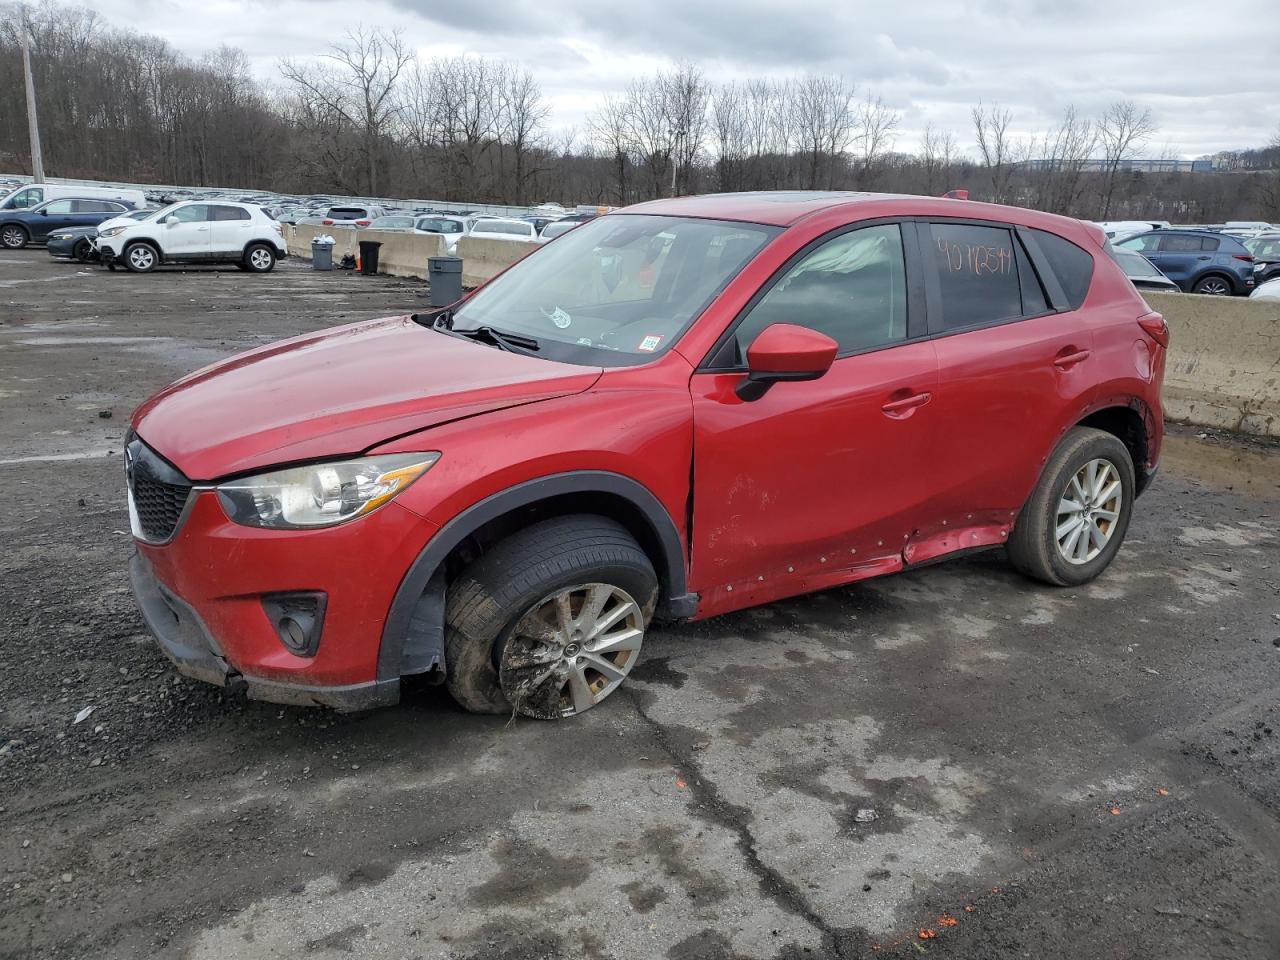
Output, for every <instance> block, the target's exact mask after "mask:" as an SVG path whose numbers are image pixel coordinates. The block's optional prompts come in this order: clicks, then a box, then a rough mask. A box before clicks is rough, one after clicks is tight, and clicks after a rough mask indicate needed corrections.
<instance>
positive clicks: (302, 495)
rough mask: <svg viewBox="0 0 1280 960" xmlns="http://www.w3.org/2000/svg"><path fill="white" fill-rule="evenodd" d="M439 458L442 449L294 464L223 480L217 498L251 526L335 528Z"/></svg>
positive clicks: (405, 484) (377, 503)
mask: <svg viewBox="0 0 1280 960" xmlns="http://www.w3.org/2000/svg"><path fill="white" fill-rule="evenodd" d="M439 459H440V454H438V453H397V454H391V455H389V456H385V457H368V458H366V459H363V460H343V461H338V462H335V463H315V464H312V465H311V466H307V467H291V468H289V469H286V470H276V471H273V472H271V473H263V474H259V475H258V476H256V477H246V478H244V479H243V480H232V481H230V482H229V483H223V484H220V485H219V486H218V488H217V490H218V498H219V499H220V500H221V501H222V507H223V509H224V510H226V511H227V516H229V517H230V518H231V519H232V520H234V521H235V522H236V523H241V524H244V525H245V526H248V527H267V528H269V529H272V530H297V529H305V528H307V527H331V526H333V525H334V524H338V523H343V522H344V521H347V520H354V519H355V518H356V517H363V516H364V515H365V514H366V513H371V512H373V511H374V510H376V509H377V508H378V507H380V506H382V505H383V504H384V503H386V502H387V501H388V500H390V499H392V498H393V497H395V496H396V495H397V494H399V493H401V492H402V491H404V490H405V489H406V488H407V487H408V486H409V485H410V484H411V483H413V481H415V480H417V479H418V478H419V477H420V476H422V475H423V474H424V473H426V472H427V470H429V469H430V468H431V465H432V464H434V463H435V462H436V461H437V460H439Z"/></svg>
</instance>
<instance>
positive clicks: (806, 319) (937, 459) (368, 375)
mask: <svg viewBox="0 0 1280 960" xmlns="http://www.w3.org/2000/svg"><path fill="white" fill-rule="evenodd" d="M1105 243H1106V241H1105V239H1104V237H1103V235H1102V233H1101V232H1100V231H1098V230H1097V229H1096V228H1094V227H1091V226H1087V225H1085V224H1082V223H1080V222H1078V221H1075V220H1068V219H1064V218H1061V217H1055V216H1049V215H1046V214H1041V213H1036V212H1034V211H1029V210H1021V209H1016V208H1011V207H1000V206H989V205H985V204H978V203H969V202H967V201H963V200H935V199H927V198H921V197H898V196H884V195H871V194H828V193H776V194H744V195H719V196H706V197H690V198H686V199H677V200H662V201H657V202H654V203H647V204H641V205H639V206H634V207H631V208H628V209H627V210H625V211H621V212H618V213H613V214H610V215H608V216H604V217H601V218H599V219H596V220H593V221H591V222H589V223H586V224H584V225H582V226H580V227H578V228H577V229H576V230H572V231H570V232H569V233H566V234H565V235H563V236H561V237H559V238H558V239H556V240H555V241H553V242H552V243H549V244H547V245H546V246H544V247H542V248H541V249H540V250H538V251H537V252H536V253H534V254H533V255H531V256H529V257H527V258H525V259H524V260H522V261H520V262H519V263H517V264H516V265H515V266H513V267H511V268H510V269H509V270H507V271H506V272H505V273H504V274H502V275H501V276H499V277H498V278H496V279H494V280H493V281H491V282H490V283H488V284H486V285H485V286H483V287H482V288H480V289H479V290H477V291H475V292H474V293H473V294H472V295H471V296H469V297H468V298H465V299H464V300H463V301H461V302H460V303H458V304H455V305H454V306H453V307H452V308H449V309H446V310H443V311H438V312H436V313H433V314H426V315H418V316H402V317H391V318H387V319H382V320H373V321H368V322H364V323H356V324H351V325H348V326H344V327H337V328H334V329H331V330H326V331H323V332H320V333H316V334H312V335H308V336H303V337H298V338H295V339H292V340H286V341H283V342H281V343H276V344H273V345H271V346H267V347H264V348H261V349H258V350H254V351H251V352H249V353H246V354H242V355H241V356H238V357H234V358H232V359H230V360H227V361H224V362H222V363H218V364H215V365H213V366H211V367H208V368H206V369H204V370H201V371H199V372H197V373H194V374H191V375H190V376H188V377H186V378H184V379H183V380H180V381H178V382H177V383H175V384H173V385H172V386H170V387H169V388H167V389H166V390H163V391H162V392H160V393H159V394H157V395H156V396H155V397H153V398H151V399H150V400H148V401H147V402H146V403H145V404H143V405H142V407H141V408H140V409H139V410H138V412H137V413H136V414H135V416H134V419H133V424H132V430H133V433H132V436H131V437H130V440H129V443H128V451H127V461H128V462H127V469H128V478H129V505H130V515H131V521H132V525H133V532H134V536H135V537H136V539H137V544H138V550H137V555H136V557H135V559H134V561H133V567H132V574H133V584H134V589H135V592H136V595H137V599H138V602H139V604H140V606H141V608H142V611H143V614H144V616H145V618H146V620H147V623H148V625H149V626H150V628H151V630H152V631H153V632H154V633H155V635H156V636H157V638H158V639H159V641H160V643H161V645H162V646H163V648H164V650H165V652H166V653H167V654H168V655H169V656H170V657H171V658H172V659H173V660H174V662H175V663H176V664H177V666H178V669H179V670H180V671H181V672H182V673H184V674H186V675H188V676H192V677H198V678H200V679H203V680H208V681H211V682H213V683H217V684H226V685H231V684H234V685H236V686H244V687H246V688H247V692H248V694H249V696H252V697H257V698H262V699H266V700H275V701H280V702H287V703H303V704H311V703H317V704H328V705H330V706H333V707H337V708H339V709H360V708H365V707H370V706H374V705H378V704H387V703H393V702H395V701H396V699H397V698H398V696H399V690H400V683H401V678H402V677H404V676H407V675H412V674H428V675H430V676H432V677H433V678H435V679H437V680H441V681H443V682H444V683H446V684H447V685H448V687H449V689H450V691H451V692H452V693H453V695H454V696H455V697H456V698H457V700H458V701H459V703H461V704H462V705H463V706H464V707H466V708H467V709H470V710H476V711H491V712H496V711H504V712H510V711H512V710H516V711H519V712H520V713H523V714H526V715H529V716H535V717H546V718H553V717H568V716H572V715H574V714H577V713H580V712H582V711H583V710H586V709H588V708H590V707H592V706H594V705H595V704H597V703H599V702H600V701H601V700H603V699H604V698H605V697H607V696H608V695H609V694H610V693H612V692H613V691H614V690H616V689H617V688H618V686H619V685H620V684H621V683H622V682H623V680H624V679H625V678H626V676H627V674H628V672H629V671H630V670H631V669H632V667H633V666H634V665H635V663H636V660H637V658H638V657H639V654H640V649H641V644H642V642H643V640H644V636H645V631H646V629H647V628H648V626H649V624H650V621H651V620H652V619H653V618H654V617H659V618H664V619H667V620H694V619H701V618H705V617H710V616H715V615H716V614H722V613H726V612H728V611H731V610H737V609H740V608H742V607H749V606H752V605H754V604H760V603H767V602H769V601H772V600H777V599H778V598H780V597H788V596H792V595H794V594H799V593H805V592H808V591H812V590H821V589H824V588H827V587H834V586H837V585H840V584H846V583H852V582H855V581H858V580H863V579H866V578H868V577H874V576H879V575H881V574H886V573H893V572H894V571H897V570H902V569H906V568H910V567H914V566H918V565H921V564H925V563H929V562H931V561H934V560H937V559H939V558H941V557H946V556H952V555H955V554H958V553H962V552H964V551H968V550H974V549H980V548H984V547H992V546H997V545H1002V546H1004V547H1005V548H1006V550H1007V553H1008V555H1009V558H1010V560H1011V561H1012V563H1013V565H1014V566H1015V567H1017V568H1018V569H1019V570H1021V571H1023V572H1024V573H1026V574H1029V575H1030V576H1032V577H1035V578H1037V579H1039V580H1042V581H1045V582H1046V583H1050V584H1058V585H1071V584H1080V583H1084V582H1085V581H1088V580H1090V579H1092V578H1093V577H1096V576H1097V575H1098V574H1099V573H1100V572H1102V570H1103V569H1105V568H1106V566H1107V565H1108V564H1109V563H1110V562H1111V560H1112V558H1113V557H1114V556H1115V554H1116V551H1117V550H1118V549H1119V548H1120V543H1121V541H1122V540H1123V539H1124V535H1125V530H1126V528H1127V526H1128V523H1129V518H1130V515H1131V512H1132V509H1133V503H1134V498H1135V497H1136V496H1137V495H1138V494H1139V493H1141V492H1142V490H1143V488H1144V487H1146V485H1147V484H1148V483H1149V482H1150V480H1151V478H1152V476H1153V475H1154V473H1155V471H1156V466H1157V463H1158V459H1159V453H1160V442H1161V435H1162V421H1161V412H1160V383H1161V379H1162V376H1163V371H1164V363H1165V349H1166V346H1167V344H1168V337H1169V334H1168V328H1167V327H1166V326H1165V323H1164V320H1163V319H1162V318H1161V317H1160V316H1159V315H1158V314H1155V313H1152V312H1151V310H1150V308H1149V307H1148V306H1147V305H1146V304H1145V303H1144V302H1143V300H1142V298H1141V297H1140V296H1139V295H1138V294H1137V292H1136V291H1135V290H1134V288H1133V286H1132V284H1130V283H1129V281H1128V280H1126V279H1125V277H1124V274H1123V273H1122V272H1121V271H1120V269H1119V268H1118V267H1117V266H1116V265H1115V263H1114V262H1113V261H1112V260H1111V258H1110V257H1109V256H1107V254H1106V251H1105Z"/></svg>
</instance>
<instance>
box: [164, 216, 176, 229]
mask: <svg viewBox="0 0 1280 960" xmlns="http://www.w3.org/2000/svg"><path fill="white" fill-rule="evenodd" d="M160 222H161V223H163V224H164V225H165V226H166V227H175V226H177V225H178V221H177V220H175V219H173V216H172V215H170V216H167V217H165V218H164V219H163V220H161V221H160Z"/></svg>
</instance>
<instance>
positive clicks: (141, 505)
mask: <svg viewBox="0 0 1280 960" xmlns="http://www.w3.org/2000/svg"><path fill="white" fill-rule="evenodd" d="M126 449H127V455H126V472H127V476H128V480H129V492H130V493H132V494H133V509H134V513H135V515H136V517H137V521H138V527H139V528H140V532H141V533H142V536H143V538H144V539H146V540H149V541H151V542H152V543H163V542H164V541H166V540H168V539H169V538H170V537H172V536H173V535H174V533H175V532H176V531H177V529H178V523H179V521H181V520H182V513H183V511H184V510H185V509H186V506H187V498H188V497H189V496H190V495H191V484H190V483H188V482H187V478H186V477H184V476H183V475H182V474H181V473H179V472H178V471H177V470H175V469H174V468H173V467H171V466H169V464H167V463H165V462H164V461H163V460H162V459H160V457H159V456H157V455H156V454H155V453H154V452H152V450H151V449H150V448H149V447H147V446H146V445H145V444H143V443H142V441H141V440H134V441H132V442H131V443H129V445H128V447H127V448H126Z"/></svg>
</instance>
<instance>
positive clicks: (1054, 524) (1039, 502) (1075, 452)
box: [1008, 427, 1135, 587]
mask: <svg viewBox="0 0 1280 960" xmlns="http://www.w3.org/2000/svg"><path fill="white" fill-rule="evenodd" d="M1134 490H1135V485H1134V471H1133V460H1132V458H1131V457H1130V456H1129V450H1128V448H1127V447H1126V446H1125V445H1124V444H1123V443H1121V442H1120V441H1119V440H1118V439H1117V438H1116V437H1115V436H1114V435H1112V434H1110V433H1106V432H1105V431H1102V430H1095V429H1093V428H1091V427H1076V428H1074V429H1073V430H1071V431H1070V432H1069V433H1068V434H1067V435H1066V437H1064V438H1063V440H1062V442H1061V443H1060V444H1058V449H1057V450H1055V451H1054V452H1053V456H1051V457H1050V458H1049V462H1048V463H1047V464H1045V468H1044V472H1043V473H1042V474H1041V477H1040V482H1039V484H1038V485H1037V486H1036V489H1035V491H1034V492H1033V493H1032V494H1031V499H1030V500H1028V501H1027V503H1026V505H1025V506H1024V507H1023V509H1022V513H1021V514H1020V515H1019V517H1018V522H1017V523H1016V524H1015V525H1014V528H1013V535H1012V536H1011V537H1010V538H1009V548H1008V549H1009V559H1010V561H1011V562H1012V563H1013V565H1014V567H1016V568H1017V569H1018V570H1020V571H1021V572H1022V573H1024V574H1026V575H1027V576H1029V577H1034V578H1035V579H1037V580H1043V581H1044V582H1045V583H1051V584H1054V585H1055V586H1061V587H1066V586H1076V585H1078V584H1082V583H1088V582H1089V581H1090V580H1092V579H1093V578H1094V577H1096V576H1097V575H1098V574H1100V573H1101V572H1102V571H1103V570H1105V569H1106V568H1107V566H1108V565H1109V564H1110V563H1111V561H1112V559H1113V558H1114V557H1115V555H1116V553H1117V551H1119V549H1120V544H1121V543H1122V542H1123V541H1124V536H1125V532H1126V531H1127V530H1128V529H1129V518H1130V515H1131V514H1132V511H1133V498H1134Z"/></svg>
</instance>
